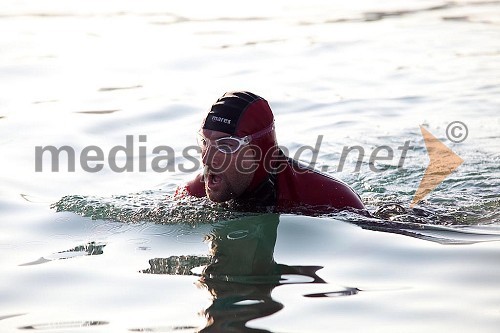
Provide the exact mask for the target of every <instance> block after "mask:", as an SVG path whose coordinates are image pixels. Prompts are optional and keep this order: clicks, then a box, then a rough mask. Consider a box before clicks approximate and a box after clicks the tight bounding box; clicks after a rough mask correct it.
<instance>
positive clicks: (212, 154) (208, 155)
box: [201, 129, 257, 202]
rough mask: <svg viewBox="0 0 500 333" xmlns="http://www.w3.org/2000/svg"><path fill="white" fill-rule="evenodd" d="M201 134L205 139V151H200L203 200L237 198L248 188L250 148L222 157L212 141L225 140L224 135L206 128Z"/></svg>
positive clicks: (252, 160)
mask: <svg viewBox="0 0 500 333" xmlns="http://www.w3.org/2000/svg"><path fill="white" fill-rule="evenodd" d="M201 133H202V134H203V136H204V137H205V138H207V139H208V143H207V146H206V148H202V152H201V155H202V162H203V166H204V167H205V173H204V181H205V191H206V193H207V197H208V198H209V199H210V200H212V201H215V202H224V201H227V200H230V199H234V198H237V197H239V196H240V195H241V194H243V192H245V190H246V189H247V188H248V186H249V185H250V182H251V181H252V179H253V176H254V173H255V169H256V166H257V163H256V159H255V156H256V154H255V151H254V149H253V148H252V147H251V146H247V145H246V146H243V147H242V148H240V149H239V150H238V151H236V152H235V153H232V154H225V153H223V152H221V151H219V150H218V149H217V148H216V147H215V145H212V144H213V143H214V140H217V139H219V138H223V137H228V136H229V135H228V134H227V133H224V132H218V131H212V130H206V129H204V130H202V132H201Z"/></svg>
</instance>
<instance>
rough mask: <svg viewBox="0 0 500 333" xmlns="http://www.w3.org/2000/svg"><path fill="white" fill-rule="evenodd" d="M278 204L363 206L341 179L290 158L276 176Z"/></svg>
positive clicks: (327, 206) (328, 206)
mask: <svg viewBox="0 0 500 333" xmlns="http://www.w3.org/2000/svg"><path fill="white" fill-rule="evenodd" d="M277 188H278V205H280V206H282V207H288V208H291V207H293V206H295V207H297V208H300V207H301V206H308V207H317V208H318V210H320V211H318V213H321V212H322V211H325V212H326V211H328V210H330V211H331V208H334V209H346V208H355V209H365V207H364V205H363V202H362V201H361V199H360V197H359V196H358V194H357V193H356V192H354V190H353V189H351V188H350V187H349V186H348V185H347V184H345V183H344V182H342V181H340V180H338V179H336V178H334V177H332V176H330V175H327V174H324V173H321V172H319V171H316V170H314V169H312V168H309V167H306V166H302V165H300V164H299V163H298V162H297V161H295V160H293V159H289V160H288V162H287V165H286V167H285V168H283V170H281V172H279V173H278V175H277Z"/></svg>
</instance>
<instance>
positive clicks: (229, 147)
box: [217, 139, 239, 153]
mask: <svg viewBox="0 0 500 333" xmlns="http://www.w3.org/2000/svg"><path fill="white" fill-rule="evenodd" d="M238 146H239V144H238V141H236V140H231V139H227V140H220V141H218V142H217V148H219V150H222V151H224V152H228V153H230V152H233V151H235V150H237V149H238Z"/></svg>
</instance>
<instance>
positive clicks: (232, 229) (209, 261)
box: [142, 214, 359, 332]
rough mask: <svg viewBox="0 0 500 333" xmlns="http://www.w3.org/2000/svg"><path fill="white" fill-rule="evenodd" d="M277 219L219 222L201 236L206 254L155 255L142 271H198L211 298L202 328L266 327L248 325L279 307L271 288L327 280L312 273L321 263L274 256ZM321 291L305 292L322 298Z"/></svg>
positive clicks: (274, 216)
mask: <svg viewBox="0 0 500 333" xmlns="http://www.w3.org/2000/svg"><path fill="white" fill-rule="evenodd" d="M278 223H279V215H277V214H265V215H260V216H251V217H246V218H240V219H237V220H232V221H225V222H219V223H217V224H214V227H213V229H212V231H211V232H210V233H209V234H208V235H206V237H205V238H206V241H207V242H208V243H209V252H210V253H209V254H210V256H209V257H197V256H175V257H170V258H156V259H152V260H150V262H149V264H150V268H148V269H145V270H143V271H142V272H143V273H152V274H176V275H177V274H182V275H199V276H200V279H199V280H198V282H197V285H198V286H199V287H200V288H203V289H206V290H208V292H209V293H210V295H211V298H212V304H211V305H210V306H209V307H208V308H206V309H205V310H204V311H203V314H204V315H205V317H206V320H207V322H206V326H205V327H204V328H203V329H201V330H200V332H267V331H265V330H261V329H256V328H249V327H247V326H246V324H247V322H249V321H250V320H253V319H257V318H261V317H265V316H269V315H271V314H273V313H276V312H278V311H280V310H281V309H282V308H283V304H281V303H279V302H277V301H276V300H274V299H273V298H272V296H271V292H272V291H273V289H274V288H275V287H277V286H279V285H282V284H289V283H326V282H325V281H324V280H323V279H321V278H320V277H319V276H318V275H317V274H316V272H317V271H318V270H319V269H321V268H322V267H321V266H288V265H283V264H278V263H276V262H275V261H274V246H275V244H276V237H277V229H278ZM200 266H204V267H200ZM197 268H198V269H199V272H196V269H197ZM297 277H298V278H297ZM354 291H355V292H354ZM358 291H359V289H357V288H349V289H348V290H346V291H338V292H325V293H323V295H324V296H323V297H331V296H332V295H334V294H335V296H341V294H342V293H343V295H344V296H347V295H355V294H357V292H358ZM319 295H320V294H314V295H304V296H307V297H322V296H319Z"/></svg>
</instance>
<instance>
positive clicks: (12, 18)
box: [0, 0, 500, 332]
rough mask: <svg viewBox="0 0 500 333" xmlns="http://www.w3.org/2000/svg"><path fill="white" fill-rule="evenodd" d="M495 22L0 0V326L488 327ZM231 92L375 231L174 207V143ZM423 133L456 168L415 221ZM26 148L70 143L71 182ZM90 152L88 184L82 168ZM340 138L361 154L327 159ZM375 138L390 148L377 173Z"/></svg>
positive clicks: (403, 9) (494, 290)
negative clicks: (266, 109) (269, 118)
mask: <svg viewBox="0 0 500 333" xmlns="http://www.w3.org/2000/svg"><path fill="white" fill-rule="evenodd" d="M499 14H500V2H497V1H456V2H440V1H396V0H391V1H385V2H383V3H380V2H376V1H361V0H359V1H351V2H349V3H345V2H343V1H328V2H327V1H303V0H301V1H287V2H285V1H279V2H273V3H271V4H269V3H267V2H264V1H254V2H252V3H248V4H243V3H241V4H238V5H237V6H236V5H235V4H234V3H232V2H228V1H213V2H210V3H208V2H207V3H206V4H200V3H198V2H195V1H183V2H182V3H180V2H174V1H148V2H147V3H140V2H134V1H121V2H114V1H101V2H99V3H97V2H88V1H81V0H80V1H4V2H3V4H2V8H1V9H0V31H2V33H1V34H0V92H1V93H0V154H1V156H2V158H1V163H0V184H1V186H0V223H1V229H0V230H1V232H0V263H1V265H0V330H1V331H2V332H19V331H23V330H28V331H30V330H31V331H44V332H45V331H46V332H67V331H68V332H102V331H106V332H127V331H135V332H138V331H139V332H140V331H143V332H171V331H186V332H197V331H204V332H247V331H248V332H250V331H255V332H265V331H269V332H304V331H306V332H331V331H335V330H336V331H346V332H350V331H355V332H360V331H375V332H377V331H384V332H392V331H393V332H422V331H424V330H425V331H430V332H438V331H439V332H441V331H452V330H453V331H457V332H469V331H481V332H496V331H497V330H498V327H499V326H500V295H499V293H498V290H499V287H500V282H499V281H500V265H499V264H500V245H499V244H500V243H499V240H500V200H499V194H500V190H499V189H500V180H499V179H500V163H499V162H500V144H499V142H500V140H499V138H500V133H499V128H500V118H499V117H498V110H499V108H500V83H499V81H498V77H500V44H499V43H498V40H500V39H499V38H500V20H499V17H500V15H499ZM242 89H244V90H250V91H253V92H255V93H257V94H259V95H261V96H263V97H265V98H266V99H267V100H268V101H269V103H270V105H271V107H272V108H273V110H274V112H275V117H276V127H277V135H278V140H279V143H280V144H281V145H283V146H285V147H287V149H289V151H290V154H291V155H292V156H294V155H295V154H296V153H297V151H298V150H299V148H300V147H303V146H304V145H307V146H311V147H314V146H315V145H316V144H317V140H318V137H319V136H321V138H322V141H321V144H320V146H319V150H318V154H317V161H316V165H315V166H316V167H317V168H319V169H321V170H324V171H325V172H327V173H329V174H331V175H333V176H335V177H338V178H340V179H342V180H344V181H345V182H347V183H348V184H350V185H351V186H352V187H353V188H354V189H355V190H356V191H357V192H358V193H360V195H361V197H362V199H363V201H364V202H365V203H366V205H367V207H368V208H369V210H370V212H372V213H373V214H374V215H375V217H376V218H364V217H359V216H355V215H350V214H345V213H341V214H332V215H329V216H319V217H305V216H294V215H275V214H267V215H255V214H245V213H237V212H232V211H229V210H227V209H225V208H221V207H217V206H214V205H212V204H210V203H209V202H206V201H203V200H185V201H180V202H174V201H171V200H169V199H168V197H167V196H168V194H170V193H172V191H173V190H174V188H175V187H176V186H177V185H178V184H182V183H183V182H185V181H186V180H188V179H190V178H191V177H193V175H194V174H195V173H196V172H198V171H197V168H198V166H199V163H198V162H197V161H193V160H192V159H189V158H186V155H189V156H195V155H196V153H195V152H194V150H190V151H187V153H186V152H185V153H184V154H183V151H184V150H185V149H186V148H188V147H190V146H194V145H195V144H196V142H195V135H194V134H195V133H196V131H197V129H198V127H199V124H200V122H201V119H202V117H203V115H204V114H205V112H206V111H207V109H208V108H209V106H210V105H211V104H212V103H213V102H214V101H215V100H216V99H217V98H218V97H219V96H221V95H222V94H223V93H224V92H225V91H230V90H242ZM455 121H460V122H462V123H463V124H465V125H466V127H467V130H468V135H467V137H466V138H465V139H464V140H463V141H462V142H460V143H454V142H452V141H451V140H450V138H449V137H448V136H447V131H446V129H447V127H448V125H449V124H450V123H452V122H455ZM419 126H424V127H425V128H426V129H427V130H428V131H429V132H431V133H432V134H433V135H434V136H436V137H437V138H438V139H439V140H441V141H442V142H443V143H444V144H445V145H446V146H448V147H449V148H450V149H452V150H453V151H454V152H455V153H456V154H457V155H459V156H460V157H461V158H462V159H463V160H464V162H463V164H462V165H460V166H459V167H458V169H457V170H456V171H455V172H453V173H452V174H451V175H450V176H449V177H447V178H446V179H445V181H444V182H443V183H441V184H440V185H439V186H438V187H437V188H436V189H435V190H434V191H433V192H431V193H430V194H429V195H428V196H427V197H426V198H425V200H423V201H422V202H420V203H419V204H418V205H416V206H415V207H414V208H410V202H411V199H412V197H413V195H414V193H415V191H416V189H417V187H418V185H419V183H420V180H421V178H422V176H423V174H424V172H425V169H426V167H427V165H428V164H429V157H428V155H427V151H426V148H425V143H424V140H423V138H422V135H421V132H420V127H419ZM448 134H449V133H448ZM127 136H129V140H131V141H130V142H131V143H129V144H128V146H129V147H131V149H130V150H131V154H130V158H129V159H127V157H126V156H125V154H124V153H123V152H121V153H118V154H117V159H116V164H117V165H116V166H114V165H112V163H113V162H109V160H108V156H109V155H110V154H111V155H112V154H113V153H112V152H113V149H115V148H114V147H117V146H126V145H127ZM406 142H408V144H409V145H410V146H411V147H412V149H410V150H408V153H407V156H406V158H405V159H403V160H402V161H403V162H402V166H401V167H398V163H399V162H400V157H401V149H398V147H400V146H402V145H404V144H405V143H406ZM37 146H40V147H46V146H54V147H56V148H59V147H62V146H69V147H70V148H71V149H73V150H74V151H75V170H74V171H68V165H69V164H70V162H71V159H69V160H68V159H67V158H65V157H62V158H61V160H60V161H59V167H60V170H59V172H52V171H51V160H50V158H48V157H46V156H45V157H44V158H43V159H41V160H40V159H39V162H40V163H41V164H40V166H41V168H42V170H41V171H39V172H37V171H36V163H37V158H36V148H35V147H37ZM90 146H97V147H99V149H100V150H102V152H103V155H104V156H105V159H104V162H103V168H102V170H100V171H99V172H88V171H85V170H84V167H82V165H81V155H80V153H81V152H82V151H83V150H84V149H86V147H90ZM159 146H168V147H169V148H168V149H167V148H165V149H166V150H165V151H164V155H162V156H164V157H165V156H166V157H165V159H164V160H163V161H162V162H161V163H160V164H159V165H160V166H162V167H164V168H165V169H168V170H167V171H165V172H157V171H155V170H154V168H153V167H154V166H155V163H157V162H158V160H155V158H157V157H158V156H160V155H159V154H157V153H155V151H154V149H155V148H156V147H159ZM353 146H360V147H362V148H363V149H364V155H361V156H357V155H356V154H350V155H348V156H347V158H346V160H345V163H342V162H341V155H342V151H343V149H344V148H345V147H353ZM381 146H384V147H388V148H389V150H392V151H393V153H394V154H393V157H392V158H391V159H388V160H385V161H380V162H376V163H375V165H373V164H372V163H370V155H371V154H372V153H373V152H374V151H376V150H377V149H379V147H381ZM193 149H194V148H193ZM386 151H387V149H386ZM165 152H167V153H168V154H167V153H165ZM189 156H188V157H189ZM300 158H301V159H302V160H303V161H304V162H306V163H308V162H310V161H311V158H312V156H311V153H310V151H309V150H306V152H304V153H303V154H302V155H300ZM358 162H359V163H360V170H358V171H356V165H357V163H358ZM127 163H128V164H127ZM167 163H169V164H167ZM89 165H90V166H95V163H93V162H91V163H89ZM126 165H129V167H130V168H131V170H130V172H116V168H120V167H124V166H126ZM182 167H184V169H188V171H189V172H184V171H183V170H184V169H182ZM373 167H378V168H384V167H385V168H386V169H387V170H385V171H383V172H374V171H373V170H372V169H373ZM114 169H115V170H114ZM211 255H212V256H215V257H216V258H217V259H218V261H217V263H214V262H213V260H212V259H211V258H212V257H210V256H211ZM203 267H207V271H211V272H212V273H213V279H208V280H204V279H202V278H200V272H201V270H202V269H203Z"/></svg>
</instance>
